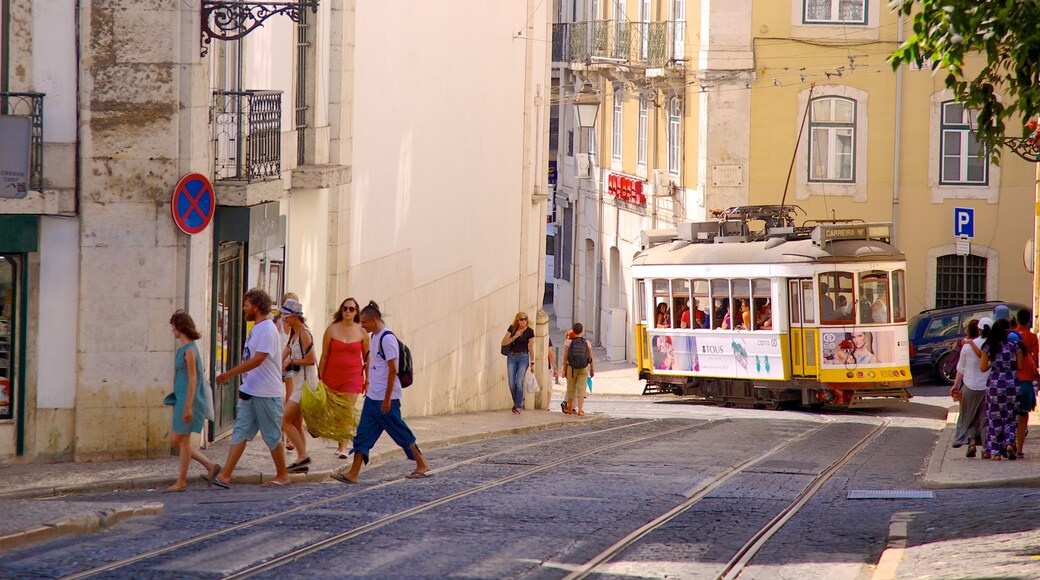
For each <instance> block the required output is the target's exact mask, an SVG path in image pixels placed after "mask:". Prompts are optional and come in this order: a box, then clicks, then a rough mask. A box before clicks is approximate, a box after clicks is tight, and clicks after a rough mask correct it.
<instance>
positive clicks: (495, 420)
mask: <svg viewBox="0 0 1040 580" xmlns="http://www.w3.org/2000/svg"><path fill="white" fill-rule="evenodd" d="M561 396H562V391H559V392H554V399H553V401H554V402H555V401H557V400H558V399H559V398H560V397H561ZM607 419H608V417H607V416H605V415H599V416H586V417H574V416H570V415H564V414H563V413H560V412H559V410H557V411H556V412H547V411H545V410H534V409H531V410H527V411H525V412H524V413H523V414H521V415H513V414H512V413H511V412H509V411H489V412H482V413H467V414H459V415H438V416H433V417H410V418H408V426H409V427H411V429H412V431H413V432H414V433H415V436H416V438H417V439H418V441H419V445H420V446H421V448H422V449H423V450H424V451H429V450H431V449H437V448H439V447H446V446H449V445H457V444H459V443H465V442H468V441H477V440H481V439H490V438H494V437H502V436H506V435H515V434H521V433H529V432H532V431H540V430H543V429H555V428H561V427H566V426H568V425H574V424H577V423H587V422H598V421H605V420H607ZM229 447H230V443H229V442H228V440H227V439H225V440H223V441H218V442H216V443H214V444H212V445H210V446H209V447H208V448H207V449H205V450H204V451H203V452H204V453H205V454H206V455H207V456H208V457H209V458H210V459H211V460H213V461H215V462H217V463H224V460H225V459H226V458H227V453H228V448H229ZM307 451H308V454H309V455H310V456H311V459H312V461H313V463H312V464H311V469H310V473H308V474H293V475H290V477H291V478H292V481H293V483H304V482H320V481H325V480H328V479H329V476H331V475H332V473H333V472H334V471H337V470H340V469H345V468H347V467H348V466H349V465H350V461H351V459H339V458H338V457H337V456H336V453H335V452H336V444H335V443H333V442H330V441H325V440H321V439H313V438H311V439H309V441H308V446H307ZM295 457H296V454H295V452H286V462H287V463H291V462H292V461H293V460H294V459H295ZM403 458H404V452H403V451H402V450H401V449H400V448H399V447H398V446H397V445H396V444H395V443H394V442H393V440H391V439H390V438H389V437H382V438H380V440H379V441H378V442H377V443H376V446H375V447H373V448H372V452H371V454H370V456H369V465H374V464H379V463H384V462H386V461H389V460H393V459H403ZM177 466H178V458H177V457H176V456H173V455H171V456H170V457H169V458H164V459H140V460H123V461H103V462H95V463H53V464H20V465H5V466H4V467H3V468H2V469H0V490H3V491H0V510H2V511H3V513H4V518H0V550H5V549H11V548H14V547H18V546H22V545H27V544H30V543H34V542H39V541H43V540H47V539H51V538H54V537H58V536H62V535H68V534H76V533H87V532H91V531H96V530H98V529H101V528H105V527H109V526H111V525H114V524H115V523H116V522H118V521H120V520H122V519H125V518H128V517H131V516H135V515H157V514H161V513H163V503H162V497H163V496H162V495H161V494H160V493H159V492H160V491H161V490H162V488H164V487H167V486H169V485H170V484H171V483H173V482H174V481H175V480H176V479H177ZM434 467H436V464H434ZM201 475H202V468H201V467H200V466H199V465H198V464H197V463H194V462H192V464H191V468H190V471H189V476H188V484H189V486H198V485H205V483H204V482H202V481H201V480H200V476H201ZM273 477H274V465H273V463H272V462H271V453H270V452H269V451H268V450H267V447H266V446H265V445H264V444H263V442H261V441H260V440H259V439H257V440H255V441H253V442H251V443H250V444H249V445H247V446H246V451H245V453H244V454H243V455H242V459H241V461H239V463H238V466H237V467H236V468H235V474H234V480H233V482H232V485H242V484H259V483H261V482H264V481H268V480H270V479H273ZM128 490H134V491H146V490H148V491H155V492H156V494H155V497H154V498H151V499H150V500H149V501H119V500H118V499H117V498H113V499H112V500H111V501H100V502H82V501H73V500H68V501H67V500H63V499H61V496H66V495H70V494H80V493H100V492H110V491H128ZM44 498H46V499H44ZM29 499H32V501H21V500H29Z"/></svg>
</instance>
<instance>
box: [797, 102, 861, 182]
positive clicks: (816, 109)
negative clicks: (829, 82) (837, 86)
mask: <svg viewBox="0 0 1040 580" xmlns="http://www.w3.org/2000/svg"><path fill="white" fill-rule="evenodd" d="M855 167H856V101H854V100H852V99H846V98H843V97H820V98H817V99H813V101H812V106H811V108H810V115H809V181H817V182H819V181H825V182H826V181H832V182H843V183H851V182H854V181H855V180H856V174H855Z"/></svg>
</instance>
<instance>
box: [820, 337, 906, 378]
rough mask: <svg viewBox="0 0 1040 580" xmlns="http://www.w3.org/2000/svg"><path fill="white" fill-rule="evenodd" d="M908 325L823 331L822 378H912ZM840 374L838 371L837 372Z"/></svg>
mask: <svg viewBox="0 0 1040 580" xmlns="http://www.w3.org/2000/svg"><path fill="white" fill-rule="evenodd" d="M907 344H908V342H907V331H906V327H905V326H900V327H892V328H884V327H878V328H855V329H853V330H851V331H844V330H841V331H822V332H821V333H820V350H821V352H822V353H823V360H822V363H823V364H822V368H821V369H820V370H821V374H822V375H823V376H821V378H823V379H825V380H850V379H854V380H864V379H866V380H870V379H874V380H894V379H909V378H910V372H909V370H910V369H909V365H910V352H909V350H908V348H907ZM835 371H838V372H835Z"/></svg>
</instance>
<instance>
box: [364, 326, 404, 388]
mask: <svg viewBox="0 0 1040 580" xmlns="http://www.w3.org/2000/svg"><path fill="white" fill-rule="evenodd" d="M388 332H390V329H389V328H384V329H383V330H381V331H379V332H377V333H375V334H373V335H372V336H371V342H370V343H369V344H370V346H369V347H368V360H369V367H368V395H367V396H368V398H369V399H375V400H377V401H382V400H383V399H384V398H386V380H387V377H389V376H390V365H388V364H387V362H386V361H388V360H394V359H396V358H397V355H398V352H399V351H400V347H399V346H398V343H397V337H396V336H394V335H393V334H386V333H388ZM384 334H385V335H386V338H383V335H384ZM380 339H382V341H383V355H384V356H386V359H385V360H384V359H383V357H382V356H379V341H380ZM402 394H404V393H402V392H401V379H399V378H397V377H394V390H393V392H391V393H390V398H391V399H400V398H401V395H402Z"/></svg>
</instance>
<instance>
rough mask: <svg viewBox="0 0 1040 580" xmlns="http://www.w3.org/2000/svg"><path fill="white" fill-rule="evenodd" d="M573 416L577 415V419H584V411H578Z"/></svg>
mask: <svg viewBox="0 0 1040 580" xmlns="http://www.w3.org/2000/svg"><path fill="white" fill-rule="evenodd" d="M575 414H576V415H578V416H579V417H584V416H585V411H578V412H577V413H575Z"/></svg>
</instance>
